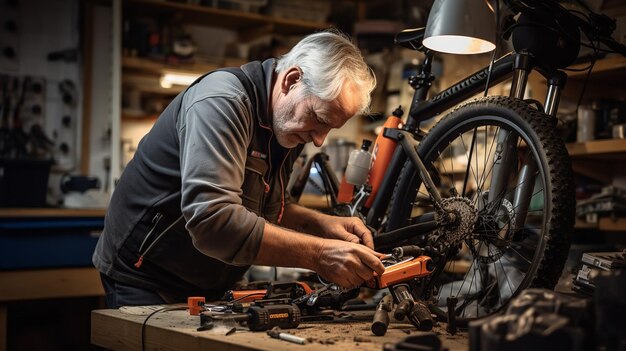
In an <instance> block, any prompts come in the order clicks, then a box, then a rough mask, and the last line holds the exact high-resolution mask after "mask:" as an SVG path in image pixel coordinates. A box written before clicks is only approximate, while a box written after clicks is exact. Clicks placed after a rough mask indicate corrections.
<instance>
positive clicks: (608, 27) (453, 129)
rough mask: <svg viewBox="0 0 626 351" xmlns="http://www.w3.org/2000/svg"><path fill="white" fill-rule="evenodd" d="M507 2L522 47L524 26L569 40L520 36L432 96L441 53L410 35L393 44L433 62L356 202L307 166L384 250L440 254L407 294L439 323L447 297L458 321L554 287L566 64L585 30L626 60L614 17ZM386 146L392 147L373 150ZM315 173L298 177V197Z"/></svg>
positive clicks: (569, 192)
mask: <svg viewBox="0 0 626 351" xmlns="http://www.w3.org/2000/svg"><path fill="white" fill-rule="evenodd" d="M505 3H506V5H507V6H508V7H509V8H510V9H511V10H512V11H513V12H520V13H521V16H520V17H519V18H518V20H517V21H516V22H513V23H511V25H510V26H509V27H508V28H507V29H506V30H505V31H504V32H503V33H504V35H511V34H512V35H513V41H514V43H515V35H516V34H517V33H516V30H519V29H522V32H523V30H531V31H532V30H543V31H546V30H547V31H548V32H549V33H551V34H553V35H558V36H560V38H561V39H564V40H565V41H566V42H567V45H565V47H564V48H561V51H558V48H555V47H553V48H550V49H551V51H550V52H548V53H546V52H542V48H541V45H537V41H540V40H545V38H542V37H538V36H536V35H535V36H534V37H535V40H534V41H533V40H529V38H528V37H522V38H521V39H519V40H518V43H519V42H521V44H519V45H522V47H517V45H518V44H516V50H515V52H513V53H509V54H506V55H504V56H502V57H501V58H499V59H498V60H493V59H492V62H491V65H490V66H489V67H485V68H483V69H482V70H479V71H478V72H475V73H474V74H472V75H470V76H468V77H467V78H465V79H463V80H461V81H460V82H458V83H456V84H454V85H452V86H451V87H449V88H448V89H446V90H443V91H442V92H440V93H439V94H437V95H435V96H433V97H431V98H430V99H426V97H427V94H428V91H429V88H430V86H431V84H432V81H433V80H434V77H433V76H432V74H431V63H432V60H433V56H434V53H433V52H431V51H429V50H428V49H426V48H425V47H424V46H423V45H422V43H421V41H422V39H423V36H424V28H419V29H411V30H405V31H402V32H401V33H399V34H397V36H396V39H395V42H396V44H399V45H401V46H403V47H406V48H409V49H412V50H416V51H421V52H422V53H423V54H424V57H425V58H424V60H423V63H422V65H421V70H420V72H419V74H418V75H417V76H415V77H411V78H409V84H410V85H411V86H412V87H413V88H414V89H415V92H414V96H413V100H412V103H411V106H410V109H409V113H408V116H407V118H406V121H405V122H403V123H402V122H399V121H401V120H400V119H399V117H400V116H401V115H402V112H401V111H396V112H395V113H394V114H395V115H396V116H391V117H389V119H388V121H387V122H388V123H386V125H385V127H386V128H385V129H384V131H383V132H382V133H381V134H382V137H381V136H380V135H379V137H378V138H377V139H376V143H375V146H374V148H375V151H374V152H378V153H379V154H378V155H379V157H377V158H376V159H375V160H374V161H373V164H372V168H371V170H370V179H369V182H368V183H366V184H363V185H360V186H357V187H356V194H355V193H351V194H350V197H351V199H350V202H349V203H347V204H341V203H340V202H339V201H337V193H338V192H340V190H339V189H340V187H341V186H344V185H345V184H341V186H340V185H339V182H338V180H337V179H336V178H335V176H334V173H333V172H332V171H331V170H329V167H328V166H327V165H325V162H324V161H325V158H324V157H323V156H319V155H318V156H316V157H314V158H312V159H311V160H310V162H309V163H308V164H307V167H309V168H310V165H311V162H315V164H316V165H317V168H318V170H319V172H320V174H322V179H323V180H325V181H324V183H325V184H326V187H327V188H328V189H329V194H330V195H331V201H332V203H333V212H334V213H335V214H341V215H356V216H360V217H362V218H363V220H364V221H365V223H366V224H367V225H368V226H369V227H371V228H372V229H373V231H374V232H375V235H374V242H375V246H376V249H377V250H378V251H381V252H389V251H390V250H392V249H393V248H396V247H404V248H410V249H411V250H412V251H413V253H414V254H417V255H427V256H430V257H431V258H432V260H433V262H435V263H436V268H435V269H434V270H433V272H432V274H431V275H429V276H428V277H427V278H423V279H419V280H415V281H413V282H412V284H411V288H412V293H413V295H414V296H415V297H419V298H421V299H423V300H424V301H428V302H430V303H431V306H433V307H434V311H437V312H440V313H438V314H439V315H440V316H444V317H443V319H445V316H446V315H449V313H450V311H448V307H447V306H448V303H449V299H448V298H455V299H456V300H453V301H455V302H456V303H455V304H454V307H453V308H454V312H455V313H454V315H455V316H456V317H457V318H460V319H465V320H468V319H473V318H480V317H485V316H488V315H490V314H493V313H496V312H497V311H499V310H501V309H502V308H503V307H504V306H506V304H507V303H508V302H509V301H510V300H511V299H512V298H513V297H515V296H516V295H517V294H518V293H519V292H521V291H522V290H524V289H526V288H529V287H541V288H549V289H553V288H554V286H555V285H556V283H557V281H558V279H559V277H560V275H561V271H562V270H563V267H564V263H565V260H566V258H567V254H568V251H569V245H570V239H569V233H570V232H571V231H572V229H573V225H574V217H575V198H574V184H573V174H572V169H571V162H570V159H569V155H568V152H567V149H566V147H565V145H564V142H563V141H562V139H561V138H560V137H559V135H558V134H557V132H556V128H555V126H556V122H557V118H556V112H557V109H558V106H559V99H560V93H561V91H562V90H563V87H564V85H565V81H566V78H567V75H566V73H565V72H563V69H565V68H566V67H567V66H569V65H570V64H572V62H573V61H574V60H575V59H576V58H577V55H578V49H579V47H580V45H584V44H583V43H581V42H580V32H582V33H583V34H585V35H586V36H587V38H588V39H589V40H590V42H591V46H593V47H594V48H595V49H594V52H595V53H596V54H597V52H598V51H599V50H600V49H599V44H600V43H602V44H603V45H605V46H606V47H607V48H609V49H610V51H613V52H618V53H620V54H622V55H624V56H626V47H625V46H623V45H621V44H619V43H617V42H616V41H614V40H613V39H612V38H611V37H610V35H611V33H612V31H613V30H614V29H615V22H614V21H613V22H611V21H612V20H610V19H609V18H608V17H606V16H603V15H598V14H595V13H593V12H591V11H590V12H589V14H584V13H581V12H577V11H571V10H567V9H565V8H564V7H562V6H561V5H559V4H558V3H556V2H554V1H538V0H537V1H532V0H530V1H529V0H527V1H517V0H508V1H505ZM496 5H498V4H496ZM497 10H498V6H496V12H497ZM579 29H580V31H579ZM531 37H532V36H531ZM594 41H595V42H597V43H598V44H597V45H598V46H597V47H596V46H595V45H594ZM572 45H574V47H572ZM555 51H556V52H555ZM604 51H609V50H604ZM555 53H556V55H554V54H555ZM594 60H595V59H593V60H592V65H593V62H594ZM590 69H591V68H590ZM533 70H535V71H538V72H539V73H541V74H542V75H543V76H544V77H545V78H546V81H547V88H548V89H547V94H546V97H545V102H544V104H541V103H539V102H537V101H532V102H529V101H524V100H523V96H524V92H525V89H526V84H527V79H528V76H529V74H530V72H531V71H533ZM511 76H512V83H511V91H510V95H509V96H508V97H506V96H485V97H482V98H477V99H473V100H471V101H468V102H465V103H463V104H461V105H459V106H457V107H456V108H455V109H454V110H453V111H452V112H450V113H448V114H447V115H446V116H445V117H443V118H442V119H441V120H440V121H439V122H438V123H437V124H436V125H434V126H433V127H432V128H431V129H430V130H429V131H428V133H426V132H424V131H423V130H421V129H420V127H419V126H420V123H421V122H422V121H425V120H428V119H430V118H432V117H434V116H435V115H437V114H439V113H441V112H443V111H446V110H448V109H449V108H451V107H453V106H455V105H457V104H459V103H460V102H462V101H464V100H466V99H468V98H469V97H471V96H473V95H475V94H477V93H479V92H480V91H481V90H482V89H483V88H484V89H485V92H486V90H487V89H488V88H485V87H491V86H493V85H495V84H497V83H499V82H501V81H503V80H504V79H506V78H509V77H511ZM393 118H395V119H393ZM381 138H383V139H381ZM379 139H380V140H379ZM381 140H385V141H387V144H388V145H391V146H389V147H387V149H385V150H376V148H377V146H380V145H381ZM390 141H391V143H389V142H390ZM381 153H386V154H387V156H386V157H382V156H380V154H381ZM461 166H463V167H461ZM374 175H377V176H376V177H373V176H374ZM307 176H308V172H307V173H305V174H304V175H303V176H301V177H300V178H299V179H298V181H296V184H297V185H298V186H296V187H294V189H295V190H294V191H293V192H292V194H293V195H295V197H296V198H298V197H299V195H300V193H301V191H302V187H303V185H304V184H305V183H306V182H305V181H303V179H304V180H306V177H307ZM372 178H376V179H372ZM344 195H345V193H344ZM464 261H465V262H466V265H465V267H461V266H462V265H461V262H464ZM467 265H469V266H467ZM450 308H452V306H451V307H450Z"/></svg>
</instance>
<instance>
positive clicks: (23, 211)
mask: <svg viewBox="0 0 626 351" xmlns="http://www.w3.org/2000/svg"><path fill="white" fill-rule="evenodd" d="M105 213H106V209H69V208H3V209H0V218H16V217H104V214H105Z"/></svg>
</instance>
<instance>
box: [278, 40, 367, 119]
mask: <svg viewBox="0 0 626 351" xmlns="http://www.w3.org/2000/svg"><path fill="white" fill-rule="evenodd" d="M294 66H296V67H299V68H300V70H301V71H302V76H301V81H302V83H303V85H304V87H303V89H304V93H305V94H313V95H315V96H317V97H318V98H320V99H322V100H325V101H332V100H334V99H336V98H337V97H338V96H339V94H340V93H341V90H342V89H343V87H344V85H345V84H346V83H348V82H349V83H350V84H353V86H354V88H356V91H357V92H358V94H361V99H360V101H361V107H360V109H359V112H358V113H359V114H363V113H366V112H367V111H368V110H369V105H370V101H371V97H370V94H371V92H372V90H374V87H375V86H376V77H375V76H374V74H373V73H372V71H371V69H370V68H369V67H368V65H367V64H366V63H365V61H364V60H363V56H362V55H361V52H360V51H359V49H358V48H357V47H356V45H354V44H353V43H352V42H351V41H350V39H349V38H348V37H347V36H346V35H344V34H342V33H341V32H339V31H337V30H326V31H323V32H318V33H314V34H311V35H308V36H306V37H304V38H303V39H302V40H300V42H298V44H296V45H295V46H294V47H293V48H292V49H291V50H290V51H289V52H288V53H286V54H285V55H283V56H281V57H280V58H279V59H278V62H277V64H276V72H277V73H281V72H283V71H285V70H287V69H288V68H290V67H294Z"/></svg>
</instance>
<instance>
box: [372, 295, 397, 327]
mask: <svg viewBox="0 0 626 351" xmlns="http://www.w3.org/2000/svg"><path fill="white" fill-rule="evenodd" d="M392 303H393V301H392V299H391V295H385V296H384V297H383V298H382V299H381V300H380V302H379V303H378V307H377V308H376V312H375V313H374V320H373V321H372V326H371V330H372V333H374V335H376V336H383V335H385V333H387V327H388V326H389V311H391V305H392Z"/></svg>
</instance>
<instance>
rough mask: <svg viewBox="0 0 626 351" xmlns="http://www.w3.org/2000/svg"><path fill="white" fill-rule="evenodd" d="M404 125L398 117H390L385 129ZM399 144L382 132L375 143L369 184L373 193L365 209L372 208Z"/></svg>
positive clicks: (384, 126)
mask: <svg viewBox="0 0 626 351" xmlns="http://www.w3.org/2000/svg"><path fill="white" fill-rule="evenodd" d="M401 125H402V120H401V119H400V118H398V117H396V116H389V117H387V120H386V121H385V124H384V125H383V130H384V128H399V127H400V126H401ZM396 146H398V142H396V141H395V140H393V139H389V138H385V137H384V136H383V132H380V133H379V134H378V136H377V137H376V142H374V149H373V151H372V169H371V170H370V178H369V183H370V185H371V186H372V193H371V194H370V196H369V198H368V199H367V201H366V202H365V207H366V208H370V207H372V203H374V199H375V198H376V194H377V193H378V189H379V188H380V184H381V183H382V182H383V178H384V177H385V172H387V167H388V166H389V162H390V161H391V157H392V156H393V152H394V151H395V150H396Z"/></svg>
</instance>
